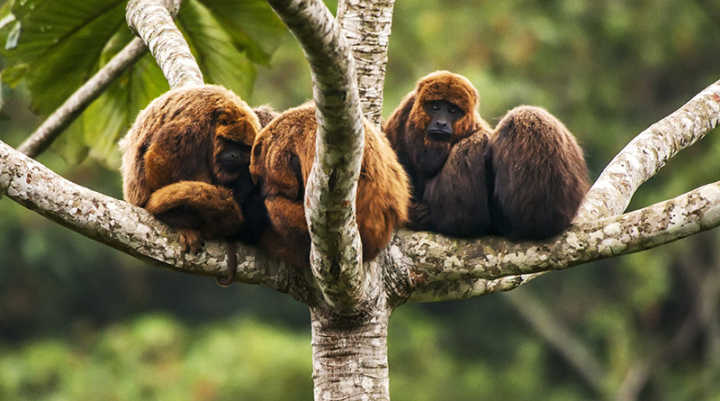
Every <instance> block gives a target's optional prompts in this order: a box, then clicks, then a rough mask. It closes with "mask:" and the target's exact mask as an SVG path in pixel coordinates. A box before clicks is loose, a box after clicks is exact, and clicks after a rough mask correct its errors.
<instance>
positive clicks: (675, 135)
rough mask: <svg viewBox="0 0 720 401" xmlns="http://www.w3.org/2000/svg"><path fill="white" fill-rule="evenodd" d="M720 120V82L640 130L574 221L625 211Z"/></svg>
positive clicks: (612, 165) (600, 180)
mask: <svg viewBox="0 0 720 401" xmlns="http://www.w3.org/2000/svg"><path fill="white" fill-rule="evenodd" d="M718 121H720V81H717V82H715V83H713V84H712V85H710V86H708V87H707V88H705V89H704V90H703V91H702V92H700V93H699V94H697V95H696V96H695V97H694V98H692V99H691V100H690V101H689V102H687V103H686V104H685V105H684V106H682V107H681V108H680V109H678V110H677V111H675V112H674V113H672V114H670V115H669V116H667V117H665V118H663V119H662V120H660V121H658V122H656V123H655V124H653V125H651V126H650V127H649V128H648V129H646V130H645V131H643V132H641V133H640V134H639V135H638V136H636V137H635V139H633V140H632V141H631V142H630V143H629V144H628V145H627V146H625V148H624V149H623V150H622V151H621V152H620V153H618V155H617V156H615V158H614V159H613V160H612V161H611V162H610V164H608V166H607V167H605V170H604V171H603V172H602V174H601V175H600V177H599V178H598V179H597V181H596V182H595V184H594V185H593V186H592V188H591V189H590V192H588V194H587V196H586V197H585V200H584V201H583V204H582V205H581V207H580V211H579V212H578V215H577V217H576V218H575V221H577V222H580V221H583V220H591V219H597V218H600V217H606V216H613V215H617V214H620V213H622V212H624V211H625V209H626V208H627V206H628V205H629V204H630V200H631V199H632V196H633V194H634V193H635V191H636V190H637V189H638V188H639V187H640V185H642V184H643V183H644V182H645V181H647V180H648V179H650V177H652V176H654V175H655V174H657V172H658V170H660V169H661V168H662V167H663V166H664V165H665V163H666V162H667V161H668V160H670V159H671V158H672V157H674V156H675V155H676V154H677V153H678V152H680V151H681V150H682V149H685V148H686V147H688V146H690V145H692V144H694V143H695V142H697V141H698V140H699V139H701V138H702V137H704V136H705V134H706V133H707V132H708V131H710V130H711V129H713V128H715V127H716V126H717V125H718Z"/></svg>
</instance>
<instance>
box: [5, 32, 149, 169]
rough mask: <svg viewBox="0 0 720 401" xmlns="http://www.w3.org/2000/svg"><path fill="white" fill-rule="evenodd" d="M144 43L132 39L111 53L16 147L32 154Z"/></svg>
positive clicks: (137, 55) (135, 57) (141, 51)
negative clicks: (93, 72) (110, 57)
mask: <svg viewBox="0 0 720 401" xmlns="http://www.w3.org/2000/svg"><path fill="white" fill-rule="evenodd" d="M145 49H146V47H145V43H144V42H143V41H142V40H141V39H139V38H135V39H133V40H132V41H130V43H128V44H127V45H126V46H125V47H124V48H123V49H122V50H120V52H118V54H116V55H115V56H113V58H112V59H110V61H109V62H108V63H107V64H105V65H104V66H103V67H102V68H101V69H100V70H99V71H98V72H97V73H95V75H93V76H92V78H90V79H89V80H87V82H85V83H84V84H83V85H82V86H81V87H80V88H78V90H76V91H75V92H74V93H73V94H72V95H71V96H70V97H69V98H68V99H67V100H65V102H64V103H63V104H62V105H61V106H60V107H58V108H57V110H55V111H54V112H53V113H52V114H51V115H50V116H49V117H48V118H47V119H46V120H45V121H44V122H43V123H42V124H41V125H40V126H39V127H38V128H37V129H36V130H35V132H33V133H32V134H31V135H30V136H29V137H28V138H27V139H26V140H25V141H24V142H23V143H22V144H21V145H20V146H19V147H18V150H19V151H21V152H23V153H25V154H26V155H28V156H30V157H36V156H37V155H39V154H40V153H42V152H43V151H45V149H47V148H48V147H49V146H50V144H52V142H53V141H54V140H55V139H56V138H57V137H58V135H60V133H61V132H62V131H63V130H64V129H65V128H67V127H68V126H69V125H70V123H72V122H73V120H75V118H76V117H77V116H79V115H80V113H82V112H83V110H85V108H87V106H88V105H90V103H92V101H93V100H95V99H97V98H98V97H99V96H100V95H101V94H102V93H103V91H104V90H105V89H106V88H107V87H108V86H110V84H111V83H112V82H113V81H114V80H115V78H117V77H118V76H120V74H122V73H123V71H125V70H126V69H127V68H128V67H130V66H131V65H133V64H134V63H135V62H136V61H138V60H139V59H140V57H142V55H143V54H145Z"/></svg>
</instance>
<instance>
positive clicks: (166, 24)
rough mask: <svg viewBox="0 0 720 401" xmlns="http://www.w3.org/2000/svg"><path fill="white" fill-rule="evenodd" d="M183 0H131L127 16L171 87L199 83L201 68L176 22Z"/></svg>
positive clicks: (201, 79) (131, 27)
mask: <svg viewBox="0 0 720 401" xmlns="http://www.w3.org/2000/svg"><path fill="white" fill-rule="evenodd" d="M180 3H181V0H130V1H129V2H128V5H127V8H126V14H125V17H126V19H127V22H128V25H129V26H130V29H132V30H134V31H135V32H136V33H137V34H138V36H140V37H141V38H142V40H143V41H144V42H145V43H146V44H147V47H148V49H150V52H151V53H152V55H153V57H154V58H155V60H156V61H157V64H158V65H159V66H160V69H161V70H162V72H163V74H165V78H166V79H167V80H168V83H169V84H170V87H171V88H180V87H182V86H200V85H202V84H203V77H202V72H200V67H199V66H198V64H197V62H196V61H195V58H194V57H193V55H192V53H191V52H190V46H189V45H188V43H187V41H185V38H184V37H183V35H182V33H181V32H180V30H179V29H178V28H177V26H175V22H173V16H174V15H177V13H178V11H179V10H180Z"/></svg>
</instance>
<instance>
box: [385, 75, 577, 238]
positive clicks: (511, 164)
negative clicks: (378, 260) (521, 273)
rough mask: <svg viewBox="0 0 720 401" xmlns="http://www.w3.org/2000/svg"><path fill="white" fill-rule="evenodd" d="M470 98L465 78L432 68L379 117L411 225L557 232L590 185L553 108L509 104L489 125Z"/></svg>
mask: <svg viewBox="0 0 720 401" xmlns="http://www.w3.org/2000/svg"><path fill="white" fill-rule="evenodd" d="M477 98H478V96H477V92H476V90H475V88H474V87H473V86H472V84H471V83H470V82H469V81H468V80H467V79H465V78H464V77H462V76H460V75H457V74H453V73H450V72H447V71H439V72H434V73H432V74H430V75H428V76H426V77H424V78H422V79H421V80H420V81H419V82H418V84H417V87H416V88H415V90H414V91H413V92H412V93H410V94H409V95H408V96H407V97H406V98H405V100H404V101H403V103H402V104H401V105H400V107H398V108H397V109H396V110H395V112H394V113H393V114H392V116H391V117H390V119H389V120H388V121H387V123H386V124H385V127H384V129H385V132H386V133H387V135H388V137H389V138H390V142H391V143H392V144H393V147H394V148H395V150H396V151H397V152H398V157H399V158H400V161H401V162H402V163H403V165H404V166H405V168H406V170H407V171H408V174H409V175H410V177H411V179H412V182H413V189H414V194H413V204H412V206H411V209H410V224H409V227H410V228H413V229H419V230H431V231H436V232H440V233H443V234H448V235H454V236H463V237H465V236H482V235H486V234H493V233H494V234H501V235H504V236H507V237H509V238H511V239H513V240H523V239H529V240H539V239H546V238H549V237H552V236H554V235H557V234H559V233H560V232H562V231H563V230H565V229H566V228H567V227H568V226H569V225H570V223H571V221H572V219H573V217H574V216H575V213H576V212H577V209H578V207H579V205H580V202H581V201H582V198H583V196H584V195H585V193H586V192H587V190H588V186H589V185H588V178H587V177H588V173H587V166H586V165H585V160H584V159H583V155H582V150H581V149H580V147H579V146H578V145H577V142H576V141H575V138H574V137H573V135H572V134H571V133H570V132H569V131H568V130H567V128H565V126H564V125H563V124H562V123H561V122H560V121H558V120H557V119H556V118H555V117H553V116H552V115H551V114H550V113H548V112H546V111H545V110H543V109H540V108H537V107H530V106H522V107H518V108H516V109H513V110H511V111H510V112H508V114H507V115H506V116H505V118H503V120H502V121H501V122H500V123H499V124H498V126H497V128H496V129H495V130H494V131H493V132H492V133H490V130H489V128H488V125H487V124H486V123H485V121H484V120H482V118H480V117H479V115H478V114H477V113H476V112H475V107H476V103H477ZM452 106H455V107H456V109H460V110H461V112H462V116H461V117H457V116H456V115H455V116H454V115H453V114H454V113H452V111H453V110H454V109H453V108H452ZM456 109H455V110H456ZM450 126H451V127H452V129H448V127H450Z"/></svg>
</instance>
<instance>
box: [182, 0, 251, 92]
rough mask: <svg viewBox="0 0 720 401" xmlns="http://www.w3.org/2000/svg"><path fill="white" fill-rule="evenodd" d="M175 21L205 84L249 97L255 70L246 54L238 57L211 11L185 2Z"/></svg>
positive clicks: (231, 41) (200, 5)
mask: <svg viewBox="0 0 720 401" xmlns="http://www.w3.org/2000/svg"><path fill="white" fill-rule="evenodd" d="M240 3H242V2H240ZM178 19H179V21H180V26H182V28H183V31H184V32H185V34H186V35H185V36H186V37H187V40H188V43H189V44H190V48H191V50H192V51H193V55H194V56H195V59H196V60H197V62H198V64H199V65H200V68H201V69H202V70H203V73H204V74H205V82H207V83H216V84H221V85H224V86H225V87H227V88H228V89H231V90H233V91H235V92H236V93H238V94H239V95H240V96H241V97H248V96H250V93H251V92H252V85H253V82H254V81H255V67H254V66H253V64H252V63H251V62H250V60H248V58H247V57H246V54H245V52H242V53H240V52H238V49H237V48H235V47H234V46H233V39H232V37H231V36H230V34H229V33H228V32H227V31H226V30H225V29H223V27H222V25H221V24H220V23H219V22H218V21H217V19H215V17H214V16H213V14H212V13H210V10H208V9H207V8H206V7H205V6H203V5H202V4H201V3H200V2H199V1H197V0H186V1H185V2H184V3H183V7H182V9H181V11H180V15H179V16H178ZM208 43H212V44H213V45H212V46H209V45H207V44H208Z"/></svg>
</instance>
